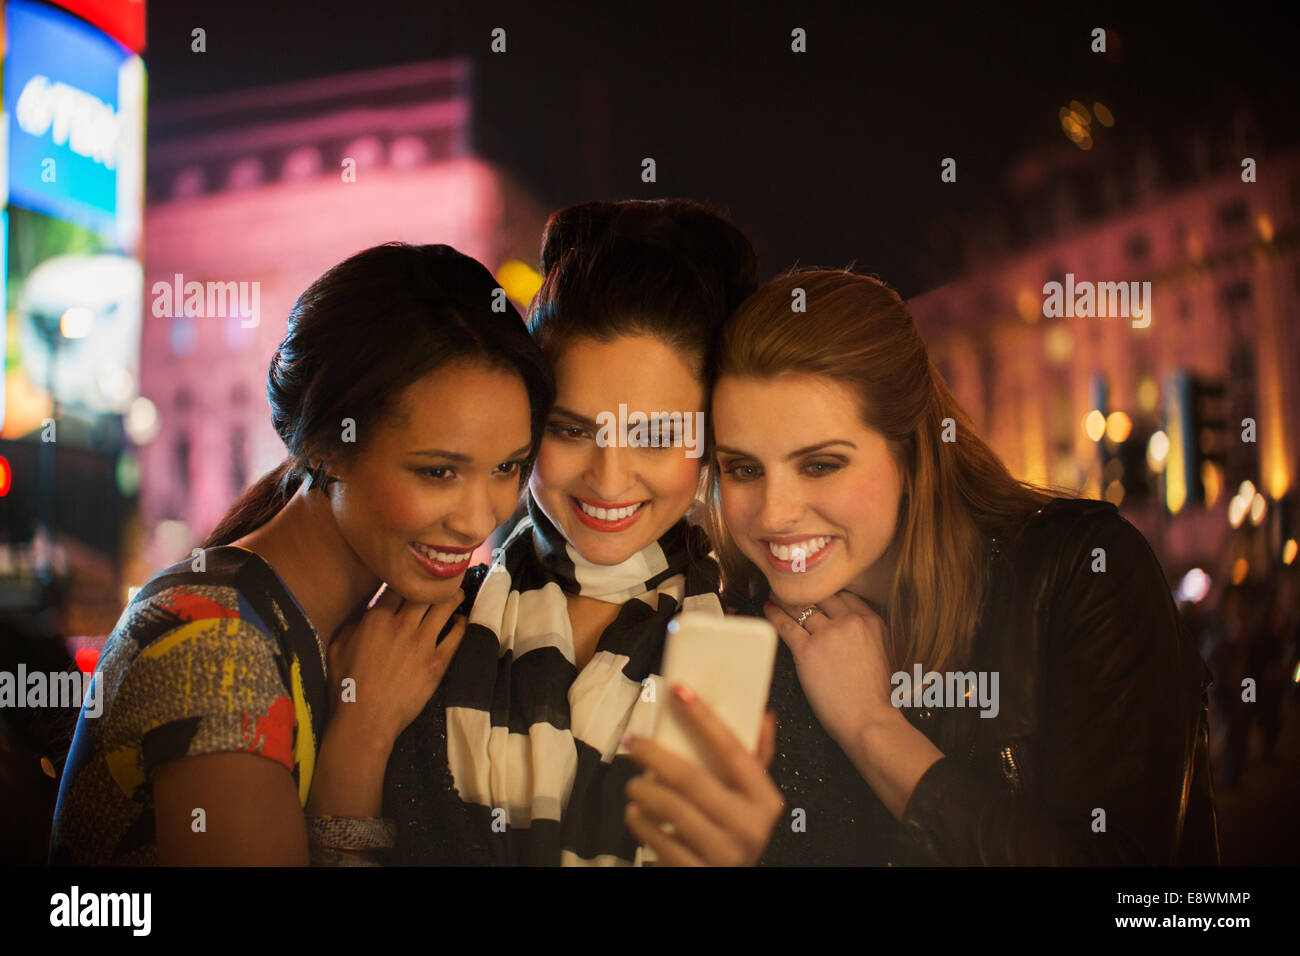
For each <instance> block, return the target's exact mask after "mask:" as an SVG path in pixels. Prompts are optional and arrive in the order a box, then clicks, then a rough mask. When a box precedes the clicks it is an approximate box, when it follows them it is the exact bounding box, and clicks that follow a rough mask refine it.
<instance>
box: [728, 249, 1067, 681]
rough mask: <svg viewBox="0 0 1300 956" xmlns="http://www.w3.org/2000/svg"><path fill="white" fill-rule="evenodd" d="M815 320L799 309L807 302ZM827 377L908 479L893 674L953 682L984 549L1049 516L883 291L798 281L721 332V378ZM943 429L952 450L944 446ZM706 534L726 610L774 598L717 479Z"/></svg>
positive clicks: (892, 596) (968, 637)
mask: <svg viewBox="0 0 1300 956" xmlns="http://www.w3.org/2000/svg"><path fill="white" fill-rule="evenodd" d="M799 289H802V290H803V293H804V296H805V304H806V310H807V311H806V312H796V311H794V309H793V308H792V303H793V302H794V301H795V295H796V293H797V290H799ZM784 373H798V374H809V375H819V376H825V377H827V378H830V379H833V380H834V381H836V382H839V383H841V384H843V385H846V386H848V387H849V388H850V389H851V390H852V391H853V392H854V394H855V395H856V396H857V397H858V399H859V402H860V408H861V417H862V421H863V423H864V424H866V425H867V426H868V427H870V428H872V429H874V430H876V431H879V432H880V433H881V434H883V435H884V436H885V438H886V439H887V440H888V442H889V447H890V449H891V451H892V452H893V453H894V455H895V459H896V461H897V463H898V466H899V470H900V472H901V474H902V484H903V489H902V499H901V501H900V504H899V518H898V528H897V531H896V534H895V539H894V542H893V543H892V544H891V547H897V549H898V562H897V567H896V570H895V573H894V578H893V581H892V583H891V585H890V589H889V598H888V604H887V606H886V608H885V609H884V615H885V621H886V624H887V625H888V627H889V632H890V635H891V644H892V646H891V647H890V648H889V649H888V651H889V653H890V656H891V658H892V660H891V664H892V665H893V666H894V667H896V668H900V669H901V668H905V667H910V666H911V665H912V664H913V663H918V662H919V663H921V664H922V665H923V666H925V667H926V668H927V669H933V670H938V671H943V670H948V669H955V668H957V667H959V666H961V665H964V664H965V663H966V662H967V661H968V660H969V657H970V652H971V645H972V643H973V641H974V637H975V634H976V631H977V629H978V626H979V620H980V615H981V613H982V610H983V607H982V605H983V600H984V596H985V590H986V585H987V576H988V565H989V560H988V555H987V550H986V548H987V545H986V538H987V537H988V536H990V535H994V534H998V535H1002V534H1005V533H1006V532H1007V531H1008V530H1009V529H1012V528H1014V527H1016V526H1017V525H1018V524H1019V522H1020V520H1021V519H1023V518H1025V517H1027V516H1028V515H1029V514H1030V513H1032V512H1034V511H1035V510H1037V509H1038V508H1040V507H1042V506H1043V505H1045V504H1046V503H1047V502H1049V501H1050V500H1051V499H1052V497H1053V496H1054V495H1055V494H1059V491H1058V490H1054V489H1053V490H1049V489H1047V488H1043V487H1040V486H1037V485H1033V484H1030V483H1028V482H1023V481H1019V480H1017V479H1016V478H1014V477H1013V476H1012V475H1011V473H1010V472H1009V471H1007V468H1006V466H1005V465H1003V463H1002V462H1001V461H1000V460H999V459H998V457H997V455H995V454H994V453H993V451H992V450H991V449H990V448H989V447H988V445H987V444H985V443H984V441H983V440H982V439H981V438H980V437H979V436H978V435H977V434H976V433H975V430H974V427H973V425H972V423H971V420H970V417H969V416H968V415H967V414H966V413H965V412H964V411H963V410H962V408H961V406H960V405H958V404H957V400H956V399H955V398H954V397H953V395H952V392H950V391H949V389H948V386H947V385H946V384H945V383H944V381H943V378H942V376H940V374H939V372H938V370H937V369H936V368H935V367H934V364H933V363H932V362H931V361H930V358H929V354H928V353H927V351H926V348H925V343H924V342H923V341H922V339H921V336H920V334H919V333H918V331H917V329H916V324H915V323H914V322H913V321H912V316H911V314H910V313H909V312H908V311H907V307H906V306H905V305H904V304H903V301H902V299H900V298H899V296H898V294H897V293H896V292H894V291H893V290H892V289H890V288H888V287H887V286H886V285H884V283H882V282H879V281H878V280H876V279H873V278H870V277H868V276H861V275H854V274H853V273H850V272H843V271H827V270H820V271H807V272H796V273H791V274H789V275H786V276H783V277H782V278H779V279H776V280H774V281H772V282H770V283H768V284H767V285H765V286H763V287H762V288H760V289H759V290H758V291H757V292H755V293H754V294H753V295H752V296H750V297H749V298H748V299H746V300H745V302H744V303H743V304H742V305H741V306H740V308H739V310H738V311H737V312H736V314H735V315H734V316H732V317H731V318H730V319H729V320H728V322H727V324H726V325H725V326H724V328H723V333H722V338H721V342H720V346H719V349H718V353H717V361H716V365H715V374H716V377H718V378H720V377H722V376H724V375H740V376H749V377H758V378H769V377H774V376H777V375H781V374H784ZM945 419H952V425H950V426H949V428H952V427H953V426H955V430H956V434H955V440H953V441H943V440H942V433H943V431H944V427H945ZM711 472H712V474H711V478H710V487H709V504H710V507H709V515H708V526H709V532H710V536H711V537H712V539H713V541H714V544H715V549H716V553H717V555H718V559H719V562H720V564H721V565H722V572H723V584H724V588H725V595H726V599H727V602H728V604H731V605H733V606H735V605H738V604H741V603H743V602H746V601H749V600H753V599H754V598H756V597H758V596H760V595H762V594H764V593H766V589H767V585H766V581H765V579H764V578H763V575H762V572H761V571H760V570H759V569H758V568H757V567H756V566H755V565H754V564H753V563H752V562H750V561H749V560H748V559H747V558H746V557H745V556H744V555H743V554H742V553H741V552H740V550H739V549H738V548H737V547H736V544H735V542H734V540H733V539H732V538H731V536H730V534H729V533H728V532H727V529H726V527H725V526H724V524H723V522H722V516H721V510H720V507H719V497H718V495H719V489H718V469H717V468H716V467H714V468H712V469H711Z"/></svg>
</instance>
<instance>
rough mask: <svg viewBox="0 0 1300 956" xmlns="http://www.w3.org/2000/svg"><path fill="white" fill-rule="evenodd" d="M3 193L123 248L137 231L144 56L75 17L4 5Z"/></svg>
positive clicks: (17, 0) (22, 1)
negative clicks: (6, 151)
mask: <svg viewBox="0 0 1300 956" xmlns="http://www.w3.org/2000/svg"><path fill="white" fill-rule="evenodd" d="M6 16H7V22H6V29H5V33H6V40H7V43H8V57H7V59H6V62H5V72H4V110H5V113H7V114H8V116H9V202H10V204H11V205H14V206H24V207H26V208H28V209H32V210H34V211H36V212H41V213H44V214H46V215H49V216H52V217H54V218H56V219H62V220H65V221H67V222H71V223H76V224H77V225H80V226H84V227H85V228H87V229H90V230H92V231H94V232H96V233H98V234H100V235H102V236H104V237H105V238H106V239H107V240H108V241H109V242H110V243H111V244H112V245H114V246H116V247H118V248H120V249H122V250H124V251H127V252H133V251H134V250H135V247H136V245H137V243H138V242H139V237H140V222H141V212H142V203H141V198H142V190H143V153H144V63H143V61H142V60H141V59H140V58H139V57H138V56H136V55H135V54H133V53H132V52H131V51H130V50H128V49H127V48H125V47H124V46H122V45H121V44H120V43H118V42H117V41H116V40H114V39H112V38H111V37H109V36H107V35H106V34H104V33H102V32H100V31H99V30H97V29H95V28H94V27H91V26H89V25H87V24H85V23H83V22H81V21H80V20H78V19H77V18H76V17H73V16H71V15H69V14H66V13H63V12H61V11H59V10H55V9H52V8H50V7H46V6H43V5H38V4H35V3H30V2H27V0H10V2H9V3H8V4H7V5H6Z"/></svg>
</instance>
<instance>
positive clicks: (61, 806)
mask: <svg viewBox="0 0 1300 956" xmlns="http://www.w3.org/2000/svg"><path fill="white" fill-rule="evenodd" d="M94 681H95V683H96V684H98V685H99V686H97V687H94V688H93V689H92V693H93V694H97V695H100V696H101V698H102V701H103V703H102V712H101V713H100V714H99V716H98V717H95V716H92V715H91V714H90V713H89V710H90V708H83V710H82V713H81V716H80V718H79V719H78V721H77V729H76V733H75V735H74V737H73V741H72V749H71V751H70V753H69V754H68V761H67V764H66V766H65V767H64V770H63V780H62V783H61V784H60V787H59V801H58V806H57V808H56V809H55V815H54V831H53V835H52V837H51V841H50V862H51V863H54V864H59V863H71V864H79V865H87V864H112V865H134V864H154V863H157V847H156V844H155V840H154V807H153V792H152V787H151V784H150V776H151V774H152V772H153V770H154V769H155V768H156V767H157V766H158V765H159V764H162V763H164V762H166V761H168V760H173V759H175V758H177V757H187V756H188V757H193V756H197V755H199V754H210V753H251V754H258V755H260V756H263V757H266V758H267V759H269V760H274V761H276V762H277V763H280V764H282V765H283V766H284V767H285V769H286V770H288V771H289V772H290V773H292V774H293V777H294V779H295V780H296V781H297V784H298V795H299V798H300V800H301V801H302V803H303V805H304V806H305V805H306V803H307V795H308V791H309V790H310V788H311V777H312V769H313V767H314V765H315V761H316V750H317V746H318V744H319V741H320V739H321V735H322V733H323V731H324V725H325V720H326V718H327V717H328V703H327V698H326V690H325V687H326V685H325V649H324V646H323V645H322V643H321V642H320V639H319V638H318V636H317V634H316V631H315V629H314V628H313V627H312V625H311V622H310V621H308V620H307V617H306V615H305V614H304V613H303V611H302V608H301V607H299V606H298V603H297V601H295V600H294V598H293V595H292V594H290V593H289V590H288V589H287V588H286V587H285V585H284V582H283V581H281V580H280V578H279V576H278V575H277V574H276V573H275V571H274V570H272V568H271V566H270V565H268V564H267V563H266V562H265V561H264V560H263V559H262V558H260V557H259V556H258V555H256V554H254V553H253V552H252V551H247V550H244V549H243V548H236V547H221V548H210V549H208V550H206V551H203V552H200V553H199V554H198V555H196V556H195V557H194V559H193V560H192V561H184V562H181V563H180V564H176V565H173V566H172V567H170V568H168V569H166V570H165V571H163V572H162V573H160V574H159V575H158V576H157V577H155V578H154V579H153V580H152V581H150V582H149V583H148V584H147V585H145V586H144V587H143V588H141V589H140V591H139V593H137V594H136V596H135V597H134V599H133V600H132V601H131V602H130V604H128V605H127V608H126V610H125V611H124V612H123V613H122V617H121V618H120V619H119V620H118V622H117V626H116V627H115V628H114V629H113V633H112V635H110V637H109V639H108V642H107V644H105V646H104V652H103V654H102V655H101V657H100V662H99V665H98V667H97V668H96V670H95V675H94ZM94 700H95V698H93V697H88V701H94Z"/></svg>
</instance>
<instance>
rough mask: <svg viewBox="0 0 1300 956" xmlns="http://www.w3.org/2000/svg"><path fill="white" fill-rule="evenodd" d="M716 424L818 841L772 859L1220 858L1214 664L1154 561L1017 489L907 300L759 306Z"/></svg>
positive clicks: (804, 805) (750, 313)
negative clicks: (946, 378)
mask: <svg viewBox="0 0 1300 956" xmlns="http://www.w3.org/2000/svg"><path fill="white" fill-rule="evenodd" d="M796 289H802V290H803V291H804V294H805V295H806V302H807V312H806V313H803V312H795V311H793V310H792V309H791V307H790V303H791V301H792V295H793V294H794V293H795V290H796ZM711 415H712V427H713V434H714V439H715V443H716V456H717V466H718V468H717V477H716V480H715V484H714V488H713V496H712V503H713V506H714V507H713V525H714V527H713V538H714V541H715V543H716V544H717V545H718V549H719V553H720V557H721V564H722V568H723V583H724V595H725V597H726V599H727V602H728V603H729V604H731V605H733V606H734V607H737V608H739V609H741V610H743V611H748V612H749V613H754V614H757V613H763V614H765V615H766V616H767V618H768V619H769V620H770V621H771V622H772V623H773V624H774V625H775V626H776V627H777V629H778V631H779V633H780V635H781V638H782V647H781V650H780V654H779V656H778V661H777V673H776V677H775V680H774V684H773V707H774V709H775V710H776V714H777V723H778V728H779V730H778V740H777V747H776V752H777V757H776V760H775V761H774V763H773V765H772V769H771V772H772V776H773V778H774V779H775V780H776V781H777V783H778V785H779V786H780V787H781V789H782V792H783V796H784V797H785V801H786V804H787V806H788V807H790V808H792V813H793V812H797V813H798V814H799V815H800V816H799V821H798V822H799V824H800V825H799V826H792V825H791V823H792V822H795V821H794V818H793V817H792V819H791V821H787V822H785V823H782V824H778V826H777V828H776V832H775V836H774V838H773V841H772V843H771V845H770V847H769V849H768V852H767V854H766V856H765V857H764V860H765V861H766V862H770V863H835V864H846V863H874V864H887V863H896V862H898V863H904V862H912V863H936V864H948V865H1025V864H1121V865H1122V864H1172V863H1177V862H1212V861H1216V860H1217V839H1216V835H1215V824H1214V815H1213V800H1212V794H1211V789H1210V781H1209V776H1208V761H1207V757H1206V748H1207V718H1206V710H1205V705H1204V681H1205V679H1207V677H1208V672H1207V671H1206V669H1205V667H1204V664H1203V663H1202V662H1201V661H1200V659H1199V658H1198V656H1197V654H1196V651H1195V649H1194V647H1193V645H1192V644H1191V642H1190V641H1189V640H1188V639H1187V637H1186V635H1185V632H1184V631H1183V629H1182V628H1181V625H1180V622H1179V618H1178V615H1177V611H1176V610H1175V607H1174V604H1173V601H1172V599H1171V597H1170V594H1169V589H1168V587H1167V586H1166V582H1165V578H1164V575H1163V573H1162V572H1161V569H1160V566H1159V564H1158V563H1157V560H1156V558H1155V555H1154V554H1153V553H1152V551H1151V548H1150V547H1149V546H1148V545H1147V543H1146V541H1145V540H1144V539H1143V537H1142V536H1141V534H1139V533H1138V531H1136V530H1135V529H1134V528H1133V526H1132V525H1130V524H1129V523H1128V522H1127V521H1125V520H1124V519H1123V518H1121V517H1120V516H1119V514H1118V512H1117V511H1116V509H1115V508H1114V506H1112V505H1110V504H1108V503H1105V502H1100V501H1087V500H1074V499H1070V498H1066V497H1056V496H1053V495H1052V494H1050V493H1048V492H1046V491H1044V490H1042V489H1039V488H1035V487H1032V486H1030V485H1027V484H1025V483H1023V482H1020V481H1017V480H1016V479H1014V478H1013V477H1012V476H1011V475H1010V474H1009V473H1008V471H1007V469H1006V468H1005V467H1004V466H1003V464H1002V463H1001V462H1000V461H999V460H998V458H997V457H996V456H995V455H994V454H993V452H992V451H990V449H989V448H988V446H987V445H986V444H985V443H984V442H983V441H982V440H981V439H980V437H979V436H978V435H977V434H976V433H975V431H974V429H973V428H972V426H971V422H970V419H969V418H968V417H967V416H966V415H965V413H964V412H963V411H962V409H961V408H960V407H959V406H958V405H957V403H956V401H955V400H954V398H953V396H952V394H951V393H950V392H949V390H948V388H947V387H946V386H945V385H944V382H943V380H942V378H941V377H940V376H939V374H938V372H937V371H936V370H935V368H934V366H933V364H932V363H931V362H930V360H929V358H928V356H927V353H926V349H925V345H924V343H923V342H922V340H921V338H920V336H919V335H918V333H917V330H916V327H915V325H914V323H913V321H912V318H911V316H910V315H909V314H908V311H907V309H906V307H905V306H904V304H903V302H902V301H901V300H900V299H899V297H898V296H897V295H896V294H895V293H894V292H892V291H891V290H890V289H888V288H887V287H886V286H885V285H883V284H882V283H880V282H878V281H876V280H875V279H871V278H867V277H864V276H858V275H853V274H851V273H847V272H835V271H817V272H806V273H801V274H794V275H789V276H786V277H784V278H781V279H778V280H776V281H774V282H771V283H769V284H768V285H766V286H764V287H762V288H761V289H759V290H758V291H757V292H756V293H755V294H754V295H753V296H751V297H750V298H749V299H748V300H746V302H745V303H744V304H743V305H742V306H741V307H740V309H739V310H738V312H737V313H736V314H735V315H734V316H733V317H732V318H731V319H730V320H729V321H728V323H727V324H726V326H725V327H724V331H723V336H722V342H721V347H720V350H719V355H718V364H717V366H716V369H715V385H714V391H713V400H712V406H711ZM946 423H947V425H948V428H949V429H950V430H952V429H955V434H950V435H948V436H945V435H944V434H943V432H944V429H945V424H946ZM946 437H950V438H952V440H945V438H946ZM1098 549H1100V550H1098ZM1102 552H1104V555H1105V563H1104V566H1103V565H1101V564H1100V563H1099V562H1098V560H1097V558H1098V555H1099V554H1101V553H1102ZM1103 567H1104V570H1102V568H1103Z"/></svg>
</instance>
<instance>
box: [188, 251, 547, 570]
mask: <svg viewBox="0 0 1300 956" xmlns="http://www.w3.org/2000/svg"><path fill="white" fill-rule="evenodd" d="M288 325H289V328H288V332H287V334H286V335H285V337H284V340H283V341H282V342H281V343H280V346H279V348H277V349H276V351H275V355H274V356H273V357H272V358H271V367H270V371H269V372H268V374H267V378H266V394H267V397H268V399H269V400H270V403H271V421H272V424H274V426H275V430H276V432H277V433H278V434H279V436H280V439H281V440H282V441H283V442H284V444H285V447H286V448H287V449H288V450H289V455H288V457H287V458H286V459H285V460H284V461H283V462H281V463H280V465H279V466H277V467H276V468H275V469H273V470H272V471H270V472H268V473H267V474H265V475H263V476H262V477H261V478H260V479H258V481H256V482H255V483H254V484H253V485H252V486H250V487H249V488H248V489H247V490H246V491H245V492H244V494H243V495H242V496H241V497H240V498H239V500H238V501H236V502H235V504H234V505H233V506H232V507H231V509H230V511H229V512H228V513H227V514H226V516H225V517H224V518H223V519H222V520H221V521H220V522H219V523H218V525H217V527H216V528H215V529H214V530H213V531H212V533H211V534H210V535H208V538H207V540H206V541H204V543H203V546H204V547H205V548H211V547H217V546H219V545H224V544H229V543H230V542H232V541H236V540H238V539H239V538H242V537H243V536H244V535H246V534H248V533H249V532H251V531H253V530H254V529H256V528H258V527H260V526H261V525H263V524H265V523H266V522H267V521H269V520H270V519H271V518H272V517H274V516H275V514H276V513H277V512H278V511H279V510H280V509H281V508H282V507H283V506H284V504H285V502H286V501H288V500H289V498H290V497H291V496H292V495H293V494H294V492H295V491H297V489H298V487H299V486H300V485H301V484H302V482H303V480H304V479H305V478H307V479H309V480H311V482H312V486H313V487H320V488H321V489H322V490H323V489H324V487H325V481H324V480H323V479H324V478H325V474H324V471H325V470H324V466H323V464H318V465H316V467H315V468H314V469H313V468H312V467H311V465H312V464H314V463H315V462H317V461H319V460H320V459H323V458H335V459H342V458H346V457H348V456H350V455H352V454H355V453H356V452H357V451H359V450H360V449H361V448H362V447H364V444H365V438H366V436H367V435H369V434H370V432H371V426H372V425H373V424H374V423H375V422H376V421H378V420H380V419H381V417H382V416H383V415H384V414H385V413H386V412H387V411H389V410H390V409H391V408H392V406H393V403H394V402H395V400H396V398H397V396H398V394H399V393H400V392H401V391H402V390H403V389H405V388H406V387H407V386H408V385H410V384H412V383H413V382H415V381H417V380H419V379H420V378H422V377H423V376H425V375H427V374H428V373H429V372H431V371H433V370H434V369H436V368H437V367H438V366H440V365H442V364H443V363H445V362H449V361H453V360H456V359H472V360H476V361H480V362H483V363H486V364H488V365H490V366H492V367H496V368H501V369H504V370H507V371H511V372H514V373H515V374H517V375H519V377H520V378H521V379H523V383H524V386H525V388H526V389H527V391H528V400H529V405H530V411H531V415H530V422H531V428H532V442H533V449H534V451H535V450H536V447H537V444H538V442H539V440H540V437H541V429H542V422H543V418H544V416H545V414H546V412H547V410H548V408H549V407H550V404H551V402H552V401H553V400H554V396H555V384H554V380H553V379H552V376H551V371H550V365H549V363H548V362H547V361H546V358H545V356H544V355H543V354H542V352H541V350H540V349H539V348H538V346H537V344H536V343H535V342H534V341H533V340H532V338H531V337H530V336H529V335H528V331H527V329H526V328H525V326H524V323H523V321H522V319H521V318H520V315H519V313H518V312H517V311H516V310H515V308H514V306H513V305H511V304H510V303H509V302H508V301H507V300H506V298H505V294H504V293H503V292H502V291H500V289H499V286H498V283H497V281H496V280H495V279H494V278H493V277H492V274H491V273H490V272H489V271H488V270H487V269H486V268H484V266H483V265H482V264H481V263H479V262H478V261H476V260H474V259H471V258H470V257H469V256H466V255H463V254H462V253H460V252H457V251H456V250H455V249H453V248H451V247H450V246H445V245H408V244H406V243H400V242H390V243H386V244H384V245H381V246H373V247H371V248H369V249H366V250H364V251H362V252H359V253H357V254H356V255H354V256H352V257H350V258H348V259H345V260H344V261H343V262H340V263H339V264H338V265H336V266H334V267H333V268H331V269H330V270H328V271H327V272H326V273H325V274H324V275H322V276H320V277H319V278H318V279H316V281H314V282H313V283H312V284H311V285H310V286H309V287H308V288H307V290H306V291H305V292H303V294H302V295H301V296H299V297H298V301H297V302H296V303H294V306H293V309H292V310H291V311H290V313H289V323H288ZM431 414H436V410H431ZM345 419H351V420H352V422H353V426H352V430H353V433H354V434H355V436H356V438H357V440H356V441H355V442H345V441H344V440H343V434H344V420H345Z"/></svg>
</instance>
